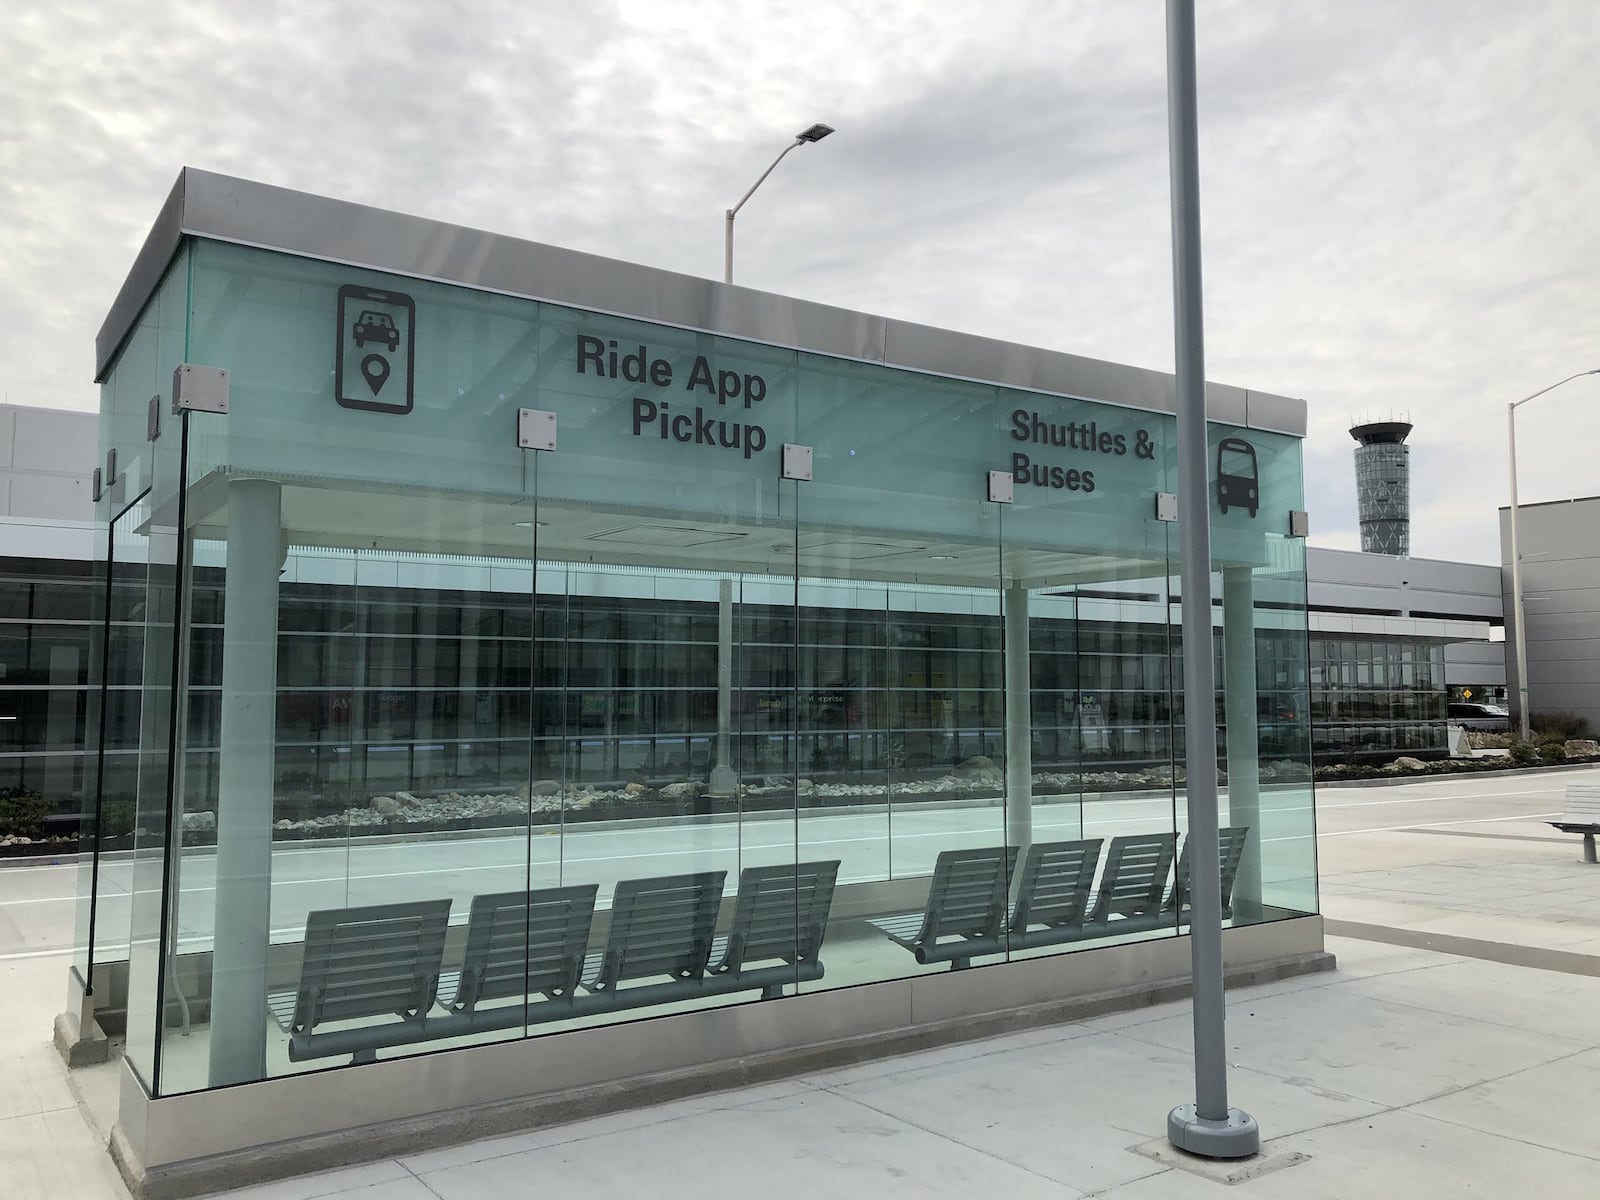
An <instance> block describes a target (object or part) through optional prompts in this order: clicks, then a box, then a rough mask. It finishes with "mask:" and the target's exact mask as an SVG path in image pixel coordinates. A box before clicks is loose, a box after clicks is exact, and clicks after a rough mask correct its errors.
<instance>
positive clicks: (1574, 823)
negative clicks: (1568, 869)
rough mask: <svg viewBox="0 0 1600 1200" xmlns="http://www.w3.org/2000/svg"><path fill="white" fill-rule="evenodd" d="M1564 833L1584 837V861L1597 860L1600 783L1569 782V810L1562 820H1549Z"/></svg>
mask: <svg viewBox="0 0 1600 1200" xmlns="http://www.w3.org/2000/svg"><path fill="white" fill-rule="evenodd" d="M1547 823H1548V824H1550V825H1553V826H1554V827H1555V828H1557V829H1559V830H1560V831H1561V832H1562V833H1576V834H1579V835H1580V836H1582V838H1583V861H1584V862H1586V863H1592V862H1595V861H1596V858H1595V852H1594V838H1595V834H1597V833H1600V783H1569V784H1567V811H1566V813H1565V814H1564V815H1563V819H1562V820H1560V821H1550V822H1547Z"/></svg>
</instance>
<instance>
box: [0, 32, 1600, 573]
mask: <svg viewBox="0 0 1600 1200" xmlns="http://www.w3.org/2000/svg"><path fill="white" fill-rule="evenodd" d="M1163 39H1164V30H1163V6H1162V5H1161V4H1159V3H1157V2H1156V0H1078V2H1074V3H1067V2H1063V0H1046V2H1032V3H1020V2H1019V3H1007V2H1005V0H988V3H986V4H983V5H981V6H980V5H977V4H972V5H957V4H949V3H940V4H933V3H911V2H895V0H879V2H876V3H872V4H864V3H829V2H822V0H810V2H809V3H807V4H805V5H777V4H770V5H763V4H752V3H749V2H744V3H723V2H706V3H672V2H670V0H639V2H630V0H611V2H609V3H598V2H590V3H577V2H576V0H515V2H511V0H498V2H489V0H485V2H479V3H456V4H451V3H440V2H435V3H428V4H423V3H417V2H415V0H389V3H387V4H385V5H379V6H374V5H371V4H363V5H352V4H331V3H328V2H327V0H278V2H276V3H274V2H272V0H256V2H255V3H252V4H248V5H247V4H244V3H221V2H210V0H191V2H189V3H174V2H170V0H141V2H140V3H138V4H134V3H124V4H113V3H98V4H90V3H69V2H66V0H54V2H49V3H46V2H41V0H20V6H18V5H16V4H14V5H13V6H11V7H10V8H9V9H8V11H7V16H6V19H5V21H4V23H3V24H0V111H3V112H4V113H5V114H6V115H5V120H4V124H3V129H0V247H3V253H0V392H3V393H4V396H5V398H6V399H7V400H8V401H9V402H11V403H17V404H36V405H45V406H56V407H64V408H93V407H95V406H96V404H97V389H96V387H95V385H94V384H93V383H92V381H91V376H92V374H93V369H92V346H93V338H94V334H95V331H96V330H97V329H98V328H99V325H100V321H101V319H102V318H103V316H104V315H105V311H106V308H107V307H108V305H109V304H110V301H111V299H112V297H113V296H114V295H115V293H116V290H117V287H118V286H119V284H120V283H121V280H122V278H123V276H124V275H125V274H126V272H127V269H128V267H129V265H130V264H131V262H132V260H133V256H134V253H135V251H136V250H137V248H138V246H139V244H140V243H141V241H142V240H143V238H144V235H145V233H146V231H147V230H148V228H149V225H150V223H151V221H152V220H153V218H154V217H155V214H156V212H157V210H158V208H159V207H160V204H161V202H162V200H163V199H164V198H165V196H166V193H167V191H168V190H169V189H170V187H171V185H172V182H173V179H174V178H175V176H176V174H177V172H178V170H179V168H180V167H182V166H183V165H185V164H192V165H194V166H198V167H204V168H207V169H210V170H215V171H222V172H226V173H229V174H235V175H242V176H246V177H249V178H253V179H258V180H261V181H264V182H268V183H274V184H280V185H283V186H287V187H292V188H299V189H303V190H306V191H312V192H320V193H324V194H327V195H332V196H337V197H340V198H343V199H349V200H355V201H359V202H362V203H367V204H374V205H380V206H384V207H388V208H395V209H400V210H402V211H407V212H414V213H418V214H421V215H424V216H429V217H435V218H439V219H442V220H447V221H454V222H460V223H463V224H469V225H474V226H479V227H483V228H488V229H493V230H496V231H500V232H505V233H510V234H514V235H518V236H521V237H527V238H532V239H536V240H539V241H545V242H552V243H555V244H558V245H564V246H570V247H573V248H576V249H580V250H590V251H596V252H600V253H604V254H609V255H613V256H616V257H620V258H626V259H631V260H634V261H637V262H642V263H647V264H650V265H652V266H658V267H666V268H670V269H673V270H679V271H688V272H693V273H696V274H700V275H705V276H712V277H716V276H718V275H719V274H720V271H721V253H722V219H721V214H722V210H723V209H724V208H726V207H727V206H728V205H729V204H731V203H732V202H733V201H734V200H736V199H737V198H738V196H739V195H740V194H741V193H742V192H743V191H744V189H745V188H746V187H748V186H749V184H750V183H751V182H752V181H753V180H754V179H755V177H756V175H757V174H759V173H760V171H761V170H762V169H763V168H764V167H765V166H766V164H767V162H768V161H769V160H770V159H771V157H772V156H773V155H774V154H776V153H777V151H778V150H780V149H781V148H782V147H783V145H784V144H785V141H786V139H787V138H788V137H789V136H790V135H791V134H792V133H793V132H794V131H795V130H797V129H799V128H802V127H803V126H805V125H808V124H810V123H811V122H812V121H819V120H820V121H827V122H828V123H830V124H832V125H835V126H837V127H838V130H839V132H838V133H837V134H836V135H835V136H834V137H833V138H831V139H829V140H828V141H827V142H825V143H822V144H820V145H818V146H816V147H807V148H805V149H803V150H802V151H797V152H796V154H794V155H792V156H791V157H790V159H789V160H787V161H786V162H785V163H784V165H783V167H782V168H781V170H780V172H779V173H778V174H776V175H774V177H773V178H772V180H771V181H769V182H768V184H767V185H766V186H765V187H764V188H763V189H762V191H761V193H760V194H759V195H758V196H757V197H756V199H754V200H752V201H751V202H750V205H749V206H748V207H747V208H746V209H745V210H744V211H743V212H742V213H741V214H740V218H739V239H738V261H739V278H740V282H742V283H746V284H748V285H750V286H752V287H758V288H762V289H765V290H769V291H775V292H781V293H786V294H789V295H793V296H799V297H804V298H806V299H810V300H817V301H822V302H826V303H830V304H837V305H842V306H845V307H850V308H856V309H863V310H866V311H870V312H877V313H883V314H886V315H891V316H896V317H903V318H906V319H909V320H915V321H921V322H926V323H929V324H933V325H942V326H947V327H950V328H955V329H961V330H966V331H970V332H974V333H980V334H986V335H991V336H997V337H1003V338H1007V339H1010V340H1014V341H1020V342H1029V343H1034V344H1037V345H1041V346H1049V347H1052V348H1056V349H1061V350H1067V351H1071V352H1074V353H1078V354H1085V355H1091V356H1094V357H1098V358H1106V359H1112V360H1115V361H1119V362H1126V363H1133V364H1138V365H1140V366H1148V367H1156V368H1159V369H1162V370H1170V369H1171V366H1172V333H1171V277H1170V272H1171V265H1170V263H1171V260H1170V252H1169V248H1168V236H1169V231H1168V194H1167V158H1166V107H1165V79H1164V70H1165V46H1164V40H1163ZM1199 53H1200V82H1201V89H1200V129H1201V172H1202V180H1201V195H1202V203H1203V206H1204V216H1205V231H1204V239H1205V246H1204V249H1205V283H1206V318H1207V367H1208V371H1207V373H1208V375H1209V376H1210V377H1211V378H1213V379H1219V380H1223V381H1226V382H1229V383H1236V384H1240V385H1243V386H1246V387H1250V388H1254V389H1260V390H1264V391H1272V392H1279V393H1283V394H1287V395H1292V396H1301V397H1304V398H1305V399H1306V400H1307V402H1308V404H1309V405H1310V411H1311V423H1310V433H1309V437H1308V439H1307V443H1306V463H1307V493H1308V495H1307V501H1308V507H1309V508H1310V510H1311V513H1312V522H1313V529H1314V531H1315V532H1314V537H1313V542H1314V543H1316V544H1321V545H1335V546H1349V547H1353V546H1355V545H1357V544H1358V538H1357V535H1356V519H1355V498H1354V471H1353V467H1352V463H1351V450H1352V448H1353V445H1354V443H1353V442H1351V440H1350V438H1349V437H1348V435H1347V434H1346V433H1345V432H1344V430H1345V427H1346V426H1347V425H1348V424H1349V423H1350V418H1351V417H1352V416H1362V415H1373V416H1381V417H1387V416H1389V415H1390V414H1391V413H1393V414H1407V415H1409V417H1410V419H1412V420H1413V421H1415V422H1416V424H1417V431H1416V433H1415V434H1414V435H1413V438H1412V444H1413V451H1412V464H1413V490H1412V494H1413V514H1412V515H1413V527H1412V549H1413V552H1414V553H1416V554H1419V555H1427V556H1432V557H1443V558H1466V559H1475V560H1479V561H1498V544H1497V533H1496V528H1495V517H1494V508H1495V506H1496V505H1498V504H1501V503H1504V501H1505V498H1506V483H1505V477H1506V451H1505V404H1506V402H1507V401H1509V400H1512V399H1516V398H1518V397H1520V396H1523V395H1526V394H1527V393H1529V392H1532V391H1534V390H1535V389H1537V388H1539V387H1542V386H1544V385H1545V384H1547V383H1550V382H1553V381H1554V380H1556V379H1559V378H1561V377H1562V376H1563V375H1567V374H1571V373H1572V372H1574V371H1578V370H1582V369H1585V368H1589V367H1600V312H1597V308H1600V306H1597V304H1596V300H1597V299H1600V236H1597V231H1596V230H1597V219H1596V216H1595V211H1596V199H1597V191H1596V183H1595V181H1596V179H1597V177H1600V116H1597V105H1596V99H1597V96H1600V87H1597V85H1596V83H1595V77H1596V72H1597V65H1596V64H1597V63H1600V6H1597V5H1596V4H1595V3H1594V2H1593V0H1571V2H1562V0H1526V2H1522V3H1514V4H1512V3H1506V2H1505V0H1490V2H1484V3H1469V2H1465V0H1385V2H1383V3H1376V2H1374V3H1350V2H1349V0H1305V2H1302V3H1289V2H1284V0H1272V2H1268V0H1254V2H1242V0H1241V2H1236V3H1223V2H1207V0H1202V2H1201V3H1200V5H1199ZM1518 429H1519V433H1520V434H1521V435H1522V436H1521V440H1520V445H1521V448H1522V457H1521V463H1522V483H1523V494H1522V499H1523V500H1524V501H1529V500H1540V499H1555V498H1560V497H1564V496H1572V495H1593V494H1595V493H1597V492H1600V466H1597V465H1596V459H1597V456H1600V376H1596V377H1594V378H1593V379H1586V380H1581V381H1579V382H1576V383H1572V384H1569V385H1568V386H1567V387H1565V388H1563V389H1561V390H1560V391H1558V392H1554V393H1552V394H1551V395H1550V396H1549V397H1547V398H1545V399H1542V400H1541V401H1539V402H1538V403H1537V404H1534V405H1530V406H1529V407H1528V408H1526V409H1523V410H1521V413H1520V415H1519V418H1518Z"/></svg>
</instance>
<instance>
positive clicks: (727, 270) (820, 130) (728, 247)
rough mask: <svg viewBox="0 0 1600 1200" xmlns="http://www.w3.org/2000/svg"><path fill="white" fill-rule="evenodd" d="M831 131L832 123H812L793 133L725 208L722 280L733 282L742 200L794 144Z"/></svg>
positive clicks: (774, 168)
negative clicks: (735, 234) (737, 220)
mask: <svg viewBox="0 0 1600 1200" xmlns="http://www.w3.org/2000/svg"><path fill="white" fill-rule="evenodd" d="M832 132H833V126H832V125H822V124H817V125H812V126H810V127H809V128H807V129H802V130H801V131H800V132H799V133H797V134H795V135H794V141H792V142H790V143H789V144H788V145H787V146H785V147H784V148H783V154H780V155H778V157H777V158H775V159H773V160H772V165H771V166H770V167H768V168H767V169H766V170H765V171H763V172H761V178H760V179H757V180H756V181H755V182H754V183H752V184H751V185H750V190H749V191H748V192H746V193H745V194H744V195H742V196H740V197H739V203H737V204H735V205H734V206H733V207H732V208H730V209H728V210H727V213H726V219H725V220H724V221H723V226H722V282H723V283H732V282H733V218H734V217H736V216H738V215H739V210H740V209H741V208H743V207H744V202H745V201H746V200H748V199H750V197H751V196H754V195H755V194H756V189H757V188H758V187H760V186H761V185H762V184H763V183H765V182H766V181H767V176H768V175H771V174H772V173H773V172H774V171H775V170H777V169H778V164H779V163H781V162H782V161H783V160H784V157H785V155H787V154H788V153H789V151H791V150H793V149H794V148H795V147H796V146H804V145H805V144H806V143H807V142H820V141H821V140H822V139H823V138H825V137H827V136H828V135H829V134H830V133H832Z"/></svg>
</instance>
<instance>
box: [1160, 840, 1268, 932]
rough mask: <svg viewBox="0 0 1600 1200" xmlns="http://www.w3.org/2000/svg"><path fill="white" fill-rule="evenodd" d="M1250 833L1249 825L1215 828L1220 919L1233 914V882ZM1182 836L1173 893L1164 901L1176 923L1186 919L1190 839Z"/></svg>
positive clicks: (1237, 874)
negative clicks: (1220, 899)
mask: <svg viewBox="0 0 1600 1200" xmlns="http://www.w3.org/2000/svg"><path fill="white" fill-rule="evenodd" d="M1249 837H1250V826H1248V825H1229V826H1227V827H1225V828H1223V829H1219V830H1218V831H1217V866H1218V867H1219V868H1220V870H1221V884H1222V919H1223V920H1227V919H1228V918H1229V917H1231V916H1233V883H1234V880H1235V879H1237V878H1238V877H1239V863H1240V862H1241V861H1243V859H1244V845H1245V842H1246V841H1247V840H1249ZM1191 841H1192V839H1190V838H1184V839H1183V850H1182V852H1181V853H1179V855H1178V872H1177V875H1176V877H1175V879H1174V881H1173V885H1172V896H1171V898H1170V899H1169V900H1168V901H1167V909H1168V911H1169V912H1176V913H1177V914H1178V923H1179V924H1180V925H1186V924H1188V923H1189V843H1190V842H1191Z"/></svg>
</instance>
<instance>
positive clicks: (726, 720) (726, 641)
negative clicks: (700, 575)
mask: <svg viewBox="0 0 1600 1200" xmlns="http://www.w3.org/2000/svg"><path fill="white" fill-rule="evenodd" d="M732 727H733V580H731V579H724V580H722V583H721V586H720V587H719V588H718V589H717V762H716V765H715V766H714V767H712V768H711V788H710V794H711V795H713V796H724V797H726V796H733V795H736V794H737V793H738V791H739V774H738V772H737V771H735V770H734V769H733V765H732V762H731V761H730V758H731V755H730V748H729V740H730V732H731V730H732Z"/></svg>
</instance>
